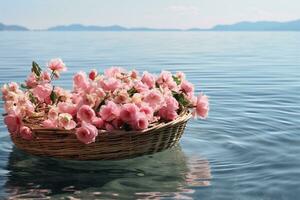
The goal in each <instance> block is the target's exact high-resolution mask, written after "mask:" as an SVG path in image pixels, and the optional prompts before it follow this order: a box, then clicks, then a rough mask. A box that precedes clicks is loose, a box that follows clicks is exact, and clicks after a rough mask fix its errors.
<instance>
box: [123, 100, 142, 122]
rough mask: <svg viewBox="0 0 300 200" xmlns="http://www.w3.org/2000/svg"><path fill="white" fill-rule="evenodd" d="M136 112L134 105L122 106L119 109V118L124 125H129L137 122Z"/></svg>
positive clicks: (137, 109) (137, 110) (136, 108)
mask: <svg viewBox="0 0 300 200" xmlns="http://www.w3.org/2000/svg"><path fill="white" fill-rule="evenodd" d="M138 112H139V108H138V107H137V106H136V105H135V104H133V103H128V104H124V105H123V106H122V108H121V112H120V118H121V119H122V120H123V121H124V122H126V123H131V122H133V121H136V120H137V114H138Z"/></svg>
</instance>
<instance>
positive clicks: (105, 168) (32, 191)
mask: <svg viewBox="0 0 300 200" xmlns="http://www.w3.org/2000/svg"><path fill="white" fill-rule="evenodd" d="M199 154H200V153H198V154H197V156H196V155H195V156H192V157H190V156H188V155H186V154H185V153H184V152H183V151H182V150H181V148H180V145H176V147H174V148H172V149H169V150H166V151H164V152H162V153H157V154H154V155H149V156H142V157H138V158H134V159H126V160H119V161H73V160H61V159H48V158H43V157H34V156H29V155H28V154H24V153H23V152H22V151H19V150H17V149H16V148H13V150H12V152H10V154H9V158H8V162H7V166H6V169H7V171H8V175H7V176H5V177H4V179H6V183H5V185H4V188H5V191H6V193H7V195H8V196H9V198H7V199H34V198H36V199H52V198H53V199H66V198H67V196H68V197H69V196H71V197H74V199H147V198H148V199H159V197H164V198H166V197H169V198H170V199H174V198H173V197H174V195H176V194H182V195H189V193H187V189H188V190H190V192H191V193H190V194H191V195H192V191H193V188H191V187H201V186H208V185H209V182H210V178H211V173H210V164H209V162H208V161H207V160H206V159H204V158H202V157H201V156H200V155H199ZM199 156H200V157H199ZM190 186H191V187H190ZM100 193H101V194H100ZM114 195H118V196H114ZM71 197H70V199H71ZM154 197H156V198H154ZM0 199H1V197H0ZM178 199H184V198H182V197H181V198H178Z"/></svg>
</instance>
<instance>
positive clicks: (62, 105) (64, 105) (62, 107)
mask: <svg viewBox="0 0 300 200" xmlns="http://www.w3.org/2000/svg"><path fill="white" fill-rule="evenodd" d="M57 107H58V111H59V112H60V113H69V114H70V115H72V116H75V115H76V113H77V107H76V105H75V104H73V103H68V102H59V103H58V104H57Z"/></svg>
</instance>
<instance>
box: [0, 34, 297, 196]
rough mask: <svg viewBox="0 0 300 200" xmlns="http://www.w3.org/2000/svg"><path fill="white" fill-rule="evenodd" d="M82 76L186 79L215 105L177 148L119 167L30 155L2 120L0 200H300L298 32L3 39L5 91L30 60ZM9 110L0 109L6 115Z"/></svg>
mask: <svg viewBox="0 0 300 200" xmlns="http://www.w3.org/2000/svg"><path fill="white" fill-rule="evenodd" d="M53 57H61V58H62V59H63V60H64V61H65V62H66V64H67V66H68V69H69V71H68V72H67V73H65V74H63V76H62V79H61V80H59V81H57V84H61V85H63V86H64V87H67V88H70V86H71V79H70V78H71V76H72V75H73V74H74V72H76V71H79V70H89V69H92V68H97V69H98V70H100V71H101V70H103V69H104V68H105V67H108V66H113V65H118V66H123V67H125V68H127V69H132V68H135V69H137V70H148V71H150V72H153V73H158V72H159V71H160V70H161V69H165V70H171V71H184V72H185V73H186V74H187V77H188V79H189V80H190V81H191V82H193V83H194V84H195V86H196V88H197V92H200V91H204V92H205V93H206V94H207V95H209V96H210V102H211V112H210V115H209V118H208V119H207V120H206V121H196V120H191V121H190V122H189V124H188V127H187V129H186V131H185V134H184V136H183V138H182V140H181V142H180V145H179V146H177V147H176V148H174V149H171V150H168V151H165V152H162V153H158V154H155V155H152V156H144V157H140V158H136V159H130V160H123V161H114V162H103V161H101V162H100V161H99V162H75V161H62V160H54V159H47V158H39V157H34V156H30V155H27V154H25V153H23V152H20V151H18V150H17V149H16V148H14V147H13V144H12V142H11V141H10V138H9V135H8V132H7V130H6V128H5V126H4V125H3V118H2V117H1V118H0V199H1V198H4V199H8V198H10V199H16V198H21V199H22V198H29V199H31V198H37V199H47V198H48V197H52V198H53V199H64V198H65V199H68V198H69V199H70V198H72V197H74V198H82V199H95V198H99V199H103V198H104V199H120V198H127V199H132V198H135V199H143V198H148V199H149V198H150V199H151V198H153V199H156V198H161V199H174V198H177V199H202V198H203V199H297V198H298V196H299V195H300V191H299V186H300V180H299V177H300V170H299V167H300V156H299V155H300V145H299V144H300V135H299V130H300V104H299V102H300V68H299V67H300V33H297V32H257V33H256V32H241V33H238V32H226V33H222V32H203V33H202V32H190V33H188V32H184V33H180V32H163V33H161V32H153V33H146V32H0V84H1V85H2V84H4V83H6V82H9V81H17V82H21V81H23V80H24V79H25V78H26V74H27V72H28V71H29V69H30V63H31V61H32V60H33V59H34V60H36V61H37V62H39V63H41V64H45V63H46V62H47V60H49V59H51V58H53ZM2 106H3V102H1V113H2V112H3V109H2Z"/></svg>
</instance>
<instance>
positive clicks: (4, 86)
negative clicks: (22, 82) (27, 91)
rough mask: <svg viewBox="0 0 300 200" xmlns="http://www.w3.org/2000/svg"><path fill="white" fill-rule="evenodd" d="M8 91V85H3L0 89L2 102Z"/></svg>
mask: <svg viewBox="0 0 300 200" xmlns="http://www.w3.org/2000/svg"><path fill="white" fill-rule="evenodd" d="M8 91H9V89H8V85H7V84H4V85H3V86H2V88H1V92H2V95H3V97H2V98H3V100H5V98H4V96H6V95H7V94H8Z"/></svg>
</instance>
